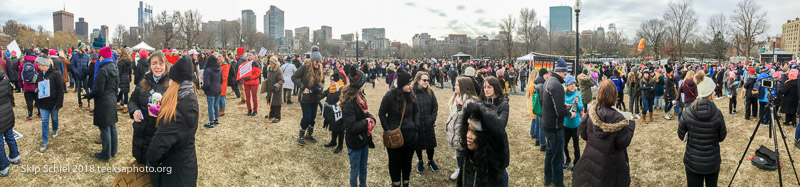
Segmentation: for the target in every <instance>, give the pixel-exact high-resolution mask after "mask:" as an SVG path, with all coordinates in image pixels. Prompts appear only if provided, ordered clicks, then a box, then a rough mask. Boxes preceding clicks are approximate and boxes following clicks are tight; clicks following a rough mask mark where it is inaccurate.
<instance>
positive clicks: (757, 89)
mask: <svg viewBox="0 0 800 187" xmlns="http://www.w3.org/2000/svg"><path fill="white" fill-rule="evenodd" d="M750 93H752V95H751V97H753V98H754V99H761V98H764V93H766V90H763V88H761V84H759V83H758V82H756V83H754V84H753V88H752V89H751V90H750Z"/></svg>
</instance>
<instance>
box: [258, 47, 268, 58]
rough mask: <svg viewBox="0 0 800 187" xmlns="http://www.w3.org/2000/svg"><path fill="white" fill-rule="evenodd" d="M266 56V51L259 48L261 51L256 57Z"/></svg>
mask: <svg viewBox="0 0 800 187" xmlns="http://www.w3.org/2000/svg"><path fill="white" fill-rule="evenodd" d="M265 55H267V49H265V48H263V47H262V48H261V51H259V52H258V56H265Z"/></svg>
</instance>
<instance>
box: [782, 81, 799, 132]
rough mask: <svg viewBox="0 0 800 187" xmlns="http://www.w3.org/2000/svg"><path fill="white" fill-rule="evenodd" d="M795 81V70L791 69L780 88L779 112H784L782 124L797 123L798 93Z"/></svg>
mask: <svg viewBox="0 0 800 187" xmlns="http://www.w3.org/2000/svg"><path fill="white" fill-rule="evenodd" d="M797 82H798V80H797V70H794V69H793V70H791V71H790V72H789V80H788V81H786V84H784V85H783V88H782V89H781V90H780V93H781V94H780V95H783V100H781V102H782V106H781V109H780V110H781V111H780V112H781V113H784V114H786V120H785V121H784V122H783V124H784V125H795V124H796V123H797V122H796V119H795V114H797V99H798V94H800V93H798V92H797Z"/></svg>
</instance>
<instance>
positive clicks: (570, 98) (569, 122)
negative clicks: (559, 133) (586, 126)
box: [564, 90, 584, 129]
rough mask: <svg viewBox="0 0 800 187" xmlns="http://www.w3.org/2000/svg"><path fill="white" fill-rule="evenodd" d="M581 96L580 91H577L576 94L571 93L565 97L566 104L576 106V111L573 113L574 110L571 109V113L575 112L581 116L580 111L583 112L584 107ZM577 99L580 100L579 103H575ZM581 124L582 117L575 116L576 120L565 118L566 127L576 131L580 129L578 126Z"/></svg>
mask: <svg viewBox="0 0 800 187" xmlns="http://www.w3.org/2000/svg"><path fill="white" fill-rule="evenodd" d="M579 95H580V94H578V91H577V90H575V91H574V92H569V93H567V94H566V95H565V96H564V103H565V104H570V105H574V108H575V111H572V108H571V109H570V111H572V112H575V113H576V114H580V111H582V110H583V107H584V106H583V100H582V99H581V97H579ZM575 98H577V99H578V102H577V103H575ZM580 123H581V115H575V117H574V118H570V117H569V116H567V117H564V127H567V128H570V129H575V128H578V125H579V124H580Z"/></svg>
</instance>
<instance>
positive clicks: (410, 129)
mask: <svg viewBox="0 0 800 187" xmlns="http://www.w3.org/2000/svg"><path fill="white" fill-rule="evenodd" d="M411 82H412V77H411V74H409V73H408V72H406V71H405V70H398V71H397V88H393V89H391V90H389V91H388V92H386V95H384V96H383V99H382V100H381V106H380V109H378V117H379V118H380V120H381V127H382V128H383V131H384V133H386V131H390V130H395V129H397V128H400V131H401V132H402V134H403V145H402V146H400V147H397V148H388V147H387V148H386V153H387V154H388V156H389V175H390V176H391V179H392V185H393V186H400V185H401V177H402V184H403V185H406V186H407V185H408V184H409V182H410V180H409V178H410V177H409V174H410V173H411V159H412V157H413V156H414V149H415V148H416V147H415V145H414V144H415V142H416V141H417V129H419V124H421V123H420V111H419V105H418V103H417V102H416V99H415V97H414V93H412V86H411ZM401 118H402V119H401ZM384 141H386V140H384Z"/></svg>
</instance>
